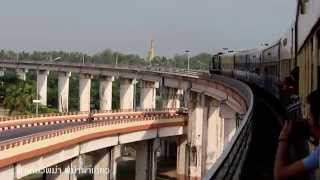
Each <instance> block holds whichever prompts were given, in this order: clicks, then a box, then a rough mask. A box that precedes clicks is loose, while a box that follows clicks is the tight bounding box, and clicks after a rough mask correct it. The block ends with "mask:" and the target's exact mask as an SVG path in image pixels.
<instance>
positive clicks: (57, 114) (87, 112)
mask: <svg viewBox="0 0 320 180" xmlns="http://www.w3.org/2000/svg"><path fill="white" fill-rule="evenodd" d="M177 110H178V109H176V108H165V109H161V110H156V109H142V108H137V109H115V110H105V111H100V110H92V111H91V112H92V113H110V114H112V113H130V112H159V111H164V112H169V111H177ZM71 115H89V111H77V112H62V113H44V114H38V115H35V114H29V115H16V116H3V117H0V123H1V122H6V121H12V120H19V119H33V118H47V117H58V116H71Z"/></svg>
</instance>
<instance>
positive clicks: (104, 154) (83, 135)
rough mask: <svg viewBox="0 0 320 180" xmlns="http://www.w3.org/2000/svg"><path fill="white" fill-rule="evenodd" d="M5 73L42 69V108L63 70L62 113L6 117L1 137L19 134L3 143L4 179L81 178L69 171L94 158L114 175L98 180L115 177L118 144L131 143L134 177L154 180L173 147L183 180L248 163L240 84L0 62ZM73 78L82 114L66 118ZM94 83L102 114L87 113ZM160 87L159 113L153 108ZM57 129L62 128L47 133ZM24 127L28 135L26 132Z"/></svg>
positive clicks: (188, 74)
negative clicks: (116, 105)
mask: <svg viewBox="0 0 320 180" xmlns="http://www.w3.org/2000/svg"><path fill="white" fill-rule="evenodd" d="M0 68H1V70H2V71H5V70H7V69H14V70H15V71H16V72H17V74H18V76H19V77H20V78H21V79H24V80H25V77H26V72H27V71H32V70H34V71H37V89H38V96H39V100H40V103H41V104H43V105H46V103H47V102H46V98H47V77H48V74H49V72H50V71H55V72H58V75H59V78H58V89H59V90H58V101H59V111H60V112H61V113H60V114H56V115H46V116H44V115H41V116H39V117H19V118H8V119H2V121H1V122H0V130H1V133H2V134H3V133H11V132H14V131H19V132H20V133H21V131H22V134H21V135H19V136H17V137H14V136H12V138H7V139H5V138H4V139H0V140H2V141H0V168H1V169H0V178H4V179H8V178H9V179H17V178H21V177H25V176H27V175H28V174H30V170H31V171H37V170H48V169H52V168H53V167H55V168H56V169H58V172H59V173H55V174H50V173H48V172H47V174H46V176H45V178H46V179H62V180H64V179H76V178H77V177H76V174H73V173H64V172H66V171H67V170H70V168H71V169H77V168H83V167H84V166H85V164H86V159H87V158H86V157H90V159H91V161H92V165H93V166H94V167H95V169H99V168H100V169H101V168H105V169H108V170H110V171H109V172H108V173H94V179H116V174H117V162H118V159H119V158H120V156H121V145H124V144H127V145H128V144H129V145H131V146H133V147H134V148H135V150H136V179H155V175H156V174H155V173H156V168H157V167H156V164H157V163H156V161H157V157H158V156H159V153H160V154H161V153H164V152H166V150H165V144H167V143H166V142H168V141H169V142H170V141H174V142H175V143H176V144H177V147H176V148H177V149H176V153H177V154H176V156H177V176H178V179H201V178H206V179H210V178H211V177H218V176H221V175H222V174H221V173H223V172H224V170H227V172H229V171H230V172H231V171H232V172H235V174H236V173H238V172H237V170H234V169H232V166H231V165H232V163H231V162H230V164H229V166H228V168H223V166H224V165H225V164H224V163H226V162H227V161H228V160H229V159H233V160H234V159H236V160H237V163H236V166H239V167H241V164H242V162H243V156H242V154H244V156H245V152H246V148H247V145H248V144H247V143H248V141H249V140H250V138H249V137H247V136H248V134H247V132H248V131H247V130H248V128H249V125H250V120H251V115H252V111H253V94H252V92H251V90H250V88H249V87H247V86H246V85H245V84H243V83H241V82H238V81H235V80H233V79H229V78H225V77H221V76H212V77H209V75H208V74H206V73H201V72H194V71H177V70H169V69H161V68H153V69H150V68H149V69H147V68H141V67H113V66H107V65H95V64H74V63H53V62H41V61H40V62H39V61H11V60H0ZM75 73H77V74H79V75H80V80H79V99H80V101H79V102H80V104H79V113H67V111H68V96H69V94H68V93H69V77H70V75H71V74H75ZM0 74H3V73H0ZM94 77H97V78H99V79H100V91H99V92H100V111H99V112H96V113H88V112H89V111H90V88H91V79H92V78H94ZM115 79H117V80H119V81H120V108H121V110H118V111H112V110H111V109H112V107H111V102H112V82H113V81H114V80H115ZM136 80H138V81H141V83H140V84H141V96H140V107H139V108H136V107H134V98H135V93H136V92H135V88H134V86H135V82H136ZM157 89H158V91H159V92H160V98H161V102H162V103H161V107H156V103H155V102H156V96H157V93H156V91H157ZM181 108H184V109H186V110H187V113H184V112H183V111H181ZM133 109H136V110H133ZM56 124H60V126H59V125H56ZM61 124H62V125H61ZM53 125H56V126H57V127H55V129H50V127H51V126H53ZM45 127H49V128H47V129H45ZM26 128H31V131H30V132H28V131H23V130H24V129H26ZM41 128H43V129H42V131H39V132H33V130H39V129H41ZM28 133H29V134H28ZM8 137H9V136H8ZM239 149H240V150H241V153H238V150H239ZM235 152H236V153H235ZM240 155H241V156H240ZM227 172H226V173H227ZM219 173H220V174H219Z"/></svg>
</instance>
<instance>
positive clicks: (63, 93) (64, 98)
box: [58, 72, 71, 112]
mask: <svg viewBox="0 0 320 180" xmlns="http://www.w3.org/2000/svg"><path fill="white" fill-rule="evenodd" d="M58 76H59V77H58V108H59V112H68V111H69V78H70V76H71V73H70V72H59V75H58Z"/></svg>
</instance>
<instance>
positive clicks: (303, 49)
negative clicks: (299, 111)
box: [296, 0, 320, 118]
mask: <svg viewBox="0 0 320 180" xmlns="http://www.w3.org/2000/svg"><path fill="white" fill-rule="evenodd" d="M319 7H320V1H319V0H308V1H300V3H299V7H298V12H297V23H296V29H297V33H296V38H297V42H296V43H297V51H296V53H297V66H298V67H299V96H300V98H301V101H302V103H303V115H304V117H305V118H307V115H308V114H307V112H308V109H307V108H308V107H307V106H305V104H306V97H307V96H308V94H310V92H312V91H313V90H316V89H319V87H320V82H319V76H320V74H319V64H320V58H319V57H320V54H319V52H320V50H319V47H320V46H319V41H320V40H319V37H320V35H319V34H320V8H319Z"/></svg>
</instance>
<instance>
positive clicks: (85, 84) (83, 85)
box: [79, 74, 92, 111]
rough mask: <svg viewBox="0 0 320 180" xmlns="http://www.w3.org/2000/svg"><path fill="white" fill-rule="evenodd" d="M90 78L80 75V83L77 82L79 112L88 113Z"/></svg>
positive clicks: (87, 75)
mask: <svg viewBox="0 0 320 180" xmlns="http://www.w3.org/2000/svg"><path fill="white" fill-rule="evenodd" d="M91 78H92V76H91V75H89V74H80V81H79V98H80V111H90V88H91Z"/></svg>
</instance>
